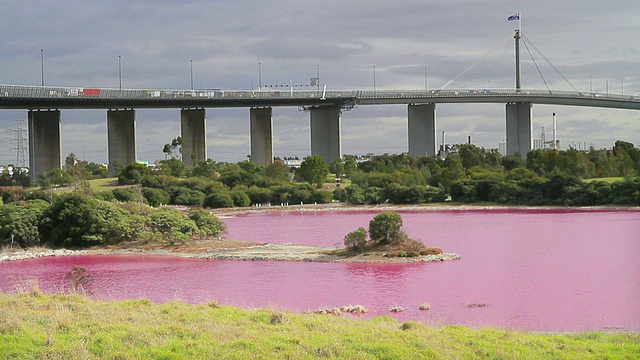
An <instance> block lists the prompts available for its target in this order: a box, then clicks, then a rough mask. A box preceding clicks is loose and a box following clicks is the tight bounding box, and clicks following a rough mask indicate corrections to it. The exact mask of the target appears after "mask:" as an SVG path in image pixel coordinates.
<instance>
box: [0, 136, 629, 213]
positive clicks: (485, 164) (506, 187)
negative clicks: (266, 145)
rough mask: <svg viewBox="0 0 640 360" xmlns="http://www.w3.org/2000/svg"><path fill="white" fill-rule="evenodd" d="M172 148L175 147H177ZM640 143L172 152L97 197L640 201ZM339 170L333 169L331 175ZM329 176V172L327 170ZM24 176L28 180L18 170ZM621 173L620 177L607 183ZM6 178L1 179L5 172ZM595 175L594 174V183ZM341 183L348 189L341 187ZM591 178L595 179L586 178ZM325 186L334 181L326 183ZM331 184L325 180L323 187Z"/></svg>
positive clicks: (79, 176)
mask: <svg viewBox="0 0 640 360" xmlns="http://www.w3.org/2000/svg"><path fill="white" fill-rule="evenodd" d="M169 150H171V151H173V149H169ZM639 173H640V149H638V148H636V147H635V146H634V145H633V144H632V143H629V142H625V141H616V142H615V144H614V146H613V148H612V149H611V150H606V149H599V150H596V149H593V148H592V149H590V150H589V151H578V150H576V149H573V148H570V149H568V150H564V151H555V150H542V149H538V150H534V151H531V152H530V153H528V154H527V156H526V158H525V159H522V158H521V157H520V156H519V155H515V156H501V155H500V153H499V152H498V151H496V150H488V149H484V148H481V147H477V146H475V145H470V144H462V145H456V146H454V147H453V152H452V153H450V154H449V155H448V156H447V157H446V158H433V157H425V156H418V157H412V156H409V155H407V154H395V155H393V154H384V155H379V156H369V157H367V159H364V160H363V159H362V158H358V157H356V156H350V155H347V156H344V157H343V158H341V159H336V160H335V161H333V162H331V163H330V164H326V163H325V161H324V160H323V159H322V158H321V157H320V156H318V155H314V156H309V157H307V158H305V159H304V160H303V161H302V164H301V166H300V168H298V169H293V168H288V167H287V166H285V165H284V163H283V162H282V161H275V162H273V163H272V164H269V165H268V166H257V165H255V164H254V163H252V162H250V161H242V162H239V163H227V162H216V161H214V160H212V159H208V160H206V161H202V162H200V163H198V164H197V165H195V166H187V165H186V164H185V163H184V162H182V161H181V160H180V159H179V158H177V157H174V156H172V157H171V158H168V159H165V160H163V161H161V162H160V164H159V166H158V167H157V168H155V169H152V168H149V167H148V166H146V165H144V164H139V163H132V164H128V165H127V166H124V167H121V170H120V171H119V175H118V182H119V184H121V185H125V186H127V187H124V188H117V189H114V190H108V191H103V192H96V193H94V194H93V195H92V196H93V197H95V198H96V199H97V200H102V201H106V202H117V203H135V202H140V203H144V204H147V205H150V206H153V207H158V206H161V205H166V204H173V205H186V206H194V207H205V208H221V207H244V206H253V205H259V204H262V205H263V206H267V205H269V204H271V205H280V204H301V203H302V204H309V203H327V202H331V201H344V202H349V203H351V204H382V203H392V204H418V203H428V202H442V201H447V200H453V201H460V202H470V203H471V202H495V203H500V204H520V205H568V206H585V205H604V204H620V205H640V177H639V176H638V174H639ZM330 174H331V175H330ZM329 175H330V176H329ZM17 176H18V177H19V176H24V174H22V173H21V172H19V171H18V172H17ZM105 176H107V170H106V168H104V167H103V166H101V165H99V164H94V163H88V162H84V161H78V159H77V158H76V157H75V156H73V154H71V155H70V156H69V157H67V161H66V165H65V169H64V170H62V169H58V170H53V171H51V172H45V173H43V174H41V180H42V181H41V183H40V185H41V187H42V188H44V189H46V188H51V187H53V186H54V185H55V186H72V187H73V188H75V189H76V190H77V191H79V192H81V193H84V194H88V193H90V192H91V190H90V188H89V186H88V183H87V180H89V179H92V178H98V177H105ZM602 177H617V178H619V179H620V181H616V182H605V181H599V180H598V178H602ZM0 178H2V177H0ZM594 178H595V179H594ZM334 179H338V180H337V181H338V182H340V181H341V180H342V181H343V182H344V183H346V184H344V185H346V186H344V185H343V186H339V185H340V184H339V183H338V184H336V183H334V181H335V180H334ZM585 179H590V180H589V181H585ZM327 182H329V183H330V185H329V186H327V184H326V183H327ZM323 184H324V185H325V186H323ZM0 195H1V196H2V200H3V202H4V203H9V202H12V201H21V200H34V199H41V200H44V201H46V202H48V203H50V204H52V203H53V202H54V201H55V198H56V196H55V193H54V192H51V191H32V190H30V189H26V190H16V189H9V190H0Z"/></svg>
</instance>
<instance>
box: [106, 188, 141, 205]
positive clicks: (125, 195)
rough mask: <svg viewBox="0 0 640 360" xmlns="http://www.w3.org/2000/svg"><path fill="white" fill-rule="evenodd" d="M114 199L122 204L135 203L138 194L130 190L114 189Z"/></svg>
mask: <svg viewBox="0 0 640 360" xmlns="http://www.w3.org/2000/svg"><path fill="white" fill-rule="evenodd" d="M112 192H113V197H114V198H115V199H116V200H118V201H121V202H135V201H136V194H134V193H133V190H132V189H130V188H125V189H113V190H112Z"/></svg>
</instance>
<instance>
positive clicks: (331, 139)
mask: <svg viewBox="0 0 640 360" xmlns="http://www.w3.org/2000/svg"><path fill="white" fill-rule="evenodd" d="M310 111H311V116H310V117H311V155H320V156H322V157H323V158H324V161H325V162H326V163H327V165H328V164H330V163H331V162H333V161H334V160H336V159H337V158H339V157H341V156H342V137H341V136H342V135H341V131H342V130H341V128H342V126H341V116H342V110H341V109H340V107H339V106H331V107H316V108H312V109H311V110H310Z"/></svg>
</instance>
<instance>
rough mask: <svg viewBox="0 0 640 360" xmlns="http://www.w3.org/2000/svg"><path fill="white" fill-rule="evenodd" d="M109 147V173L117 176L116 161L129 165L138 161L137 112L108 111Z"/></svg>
mask: <svg viewBox="0 0 640 360" xmlns="http://www.w3.org/2000/svg"><path fill="white" fill-rule="evenodd" d="M107 147H108V149H109V175H110V176H116V175H118V174H117V173H116V169H115V167H114V164H115V163H119V165H121V166H127V165H129V164H131V163H132V162H135V161H136V112H135V110H133V109H128V110H126V109H125V110H108V111H107Z"/></svg>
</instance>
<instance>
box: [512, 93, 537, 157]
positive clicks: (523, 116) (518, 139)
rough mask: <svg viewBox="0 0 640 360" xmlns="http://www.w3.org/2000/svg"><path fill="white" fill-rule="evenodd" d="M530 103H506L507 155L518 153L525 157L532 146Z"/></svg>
mask: <svg viewBox="0 0 640 360" xmlns="http://www.w3.org/2000/svg"><path fill="white" fill-rule="evenodd" d="M532 109H533V106H532V105H531V103H528V102H525V103H511V104H507V155H515V154H516V153H520V156H521V157H522V158H523V159H526V157H527V153H528V152H529V151H531V149H532V148H533V146H532V143H533V140H532V137H531V135H532V133H533V129H532V121H531V117H532V112H531V110H532Z"/></svg>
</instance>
